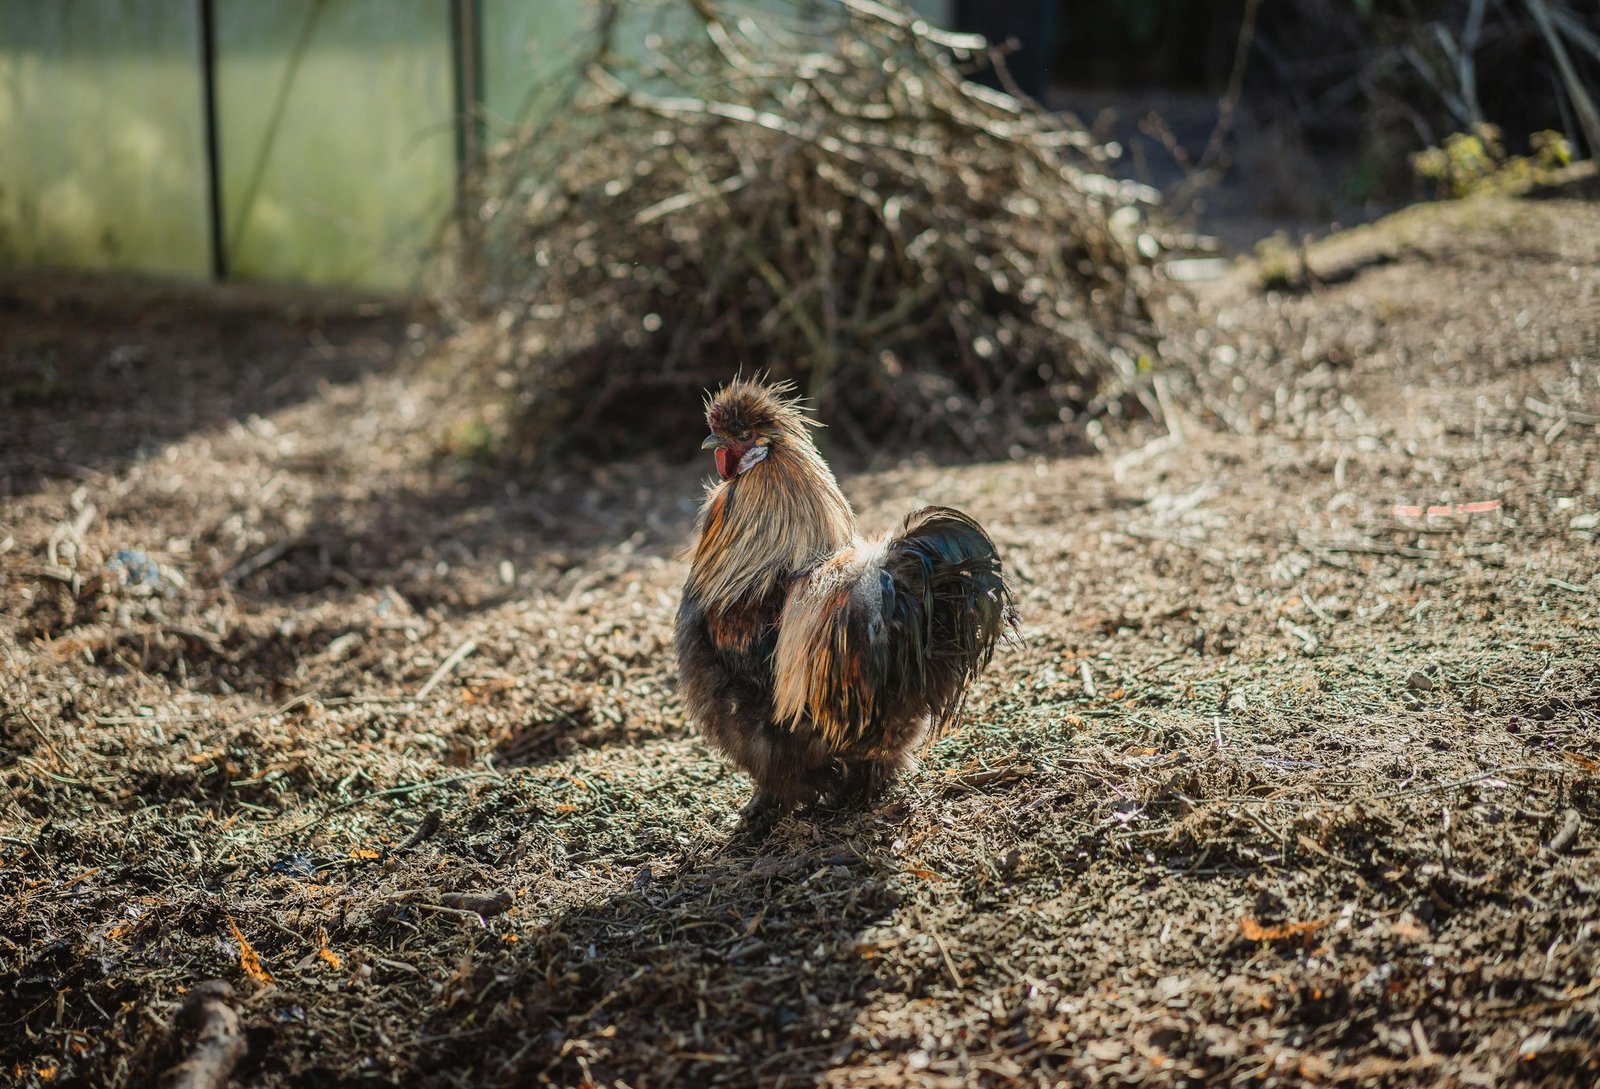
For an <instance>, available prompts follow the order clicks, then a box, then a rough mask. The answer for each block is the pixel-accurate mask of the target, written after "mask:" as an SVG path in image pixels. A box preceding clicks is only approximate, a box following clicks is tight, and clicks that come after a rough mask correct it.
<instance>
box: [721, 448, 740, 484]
mask: <svg viewBox="0 0 1600 1089" xmlns="http://www.w3.org/2000/svg"><path fill="white" fill-rule="evenodd" d="M716 454H717V475H718V476H720V477H721V478H722V479H723V480H732V479H733V469H734V466H735V465H737V464H738V462H736V461H735V460H734V457H733V451H732V450H729V449H728V448H727V447H726V446H719V447H717V450H716Z"/></svg>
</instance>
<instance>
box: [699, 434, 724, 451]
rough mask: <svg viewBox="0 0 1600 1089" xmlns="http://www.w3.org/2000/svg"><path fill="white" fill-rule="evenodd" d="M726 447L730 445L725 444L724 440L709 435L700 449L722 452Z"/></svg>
mask: <svg viewBox="0 0 1600 1089" xmlns="http://www.w3.org/2000/svg"><path fill="white" fill-rule="evenodd" d="M726 445H728V444H727V443H726V442H724V441H723V440H722V439H719V438H717V436H715V435H707V436H706V440H705V441H704V442H702V443H701V444H700V449H702V450H720V449H722V448H723V447H724V446H726Z"/></svg>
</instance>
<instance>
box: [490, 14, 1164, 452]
mask: <svg viewBox="0 0 1600 1089" xmlns="http://www.w3.org/2000/svg"><path fill="white" fill-rule="evenodd" d="M769 8H770V5H769ZM807 9H809V13H807ZM598 35H599V41H598V44H597V48H596V49H595V51H594V53H593V55H592V57H591V59H589V60H587V61H584V62H580V64H579V71H580V77H579V78H578V80H577V82H576V83H575V85H574V87H573V88H572V91H571V93H570V94H569V95H568V96H567V98H566V100H565V101H564V102H563V103H562V104H561V105H560V106H558V107H557V108H555V109H551V110H547V111H545V112H544V115H543V117H542V118H541V119H540V120H539V121H538V122H537V123H535V124H533V125H530V126H529V127H527V128H525V129H523V130H522V131H521V132H520V133H518V134H517V135H516V136H514V137H513V138H511V139H510V140H508V141H507V142H506V143H505V144H504V145H503V146H502V147H501V148H500V149H499V150H498V151H497V152H496V155H495V158H494V161H493V162H491V164H490V171H489V177H490V178H491V179H499V182H498V183H496V185H495V189H496V191H494V192H492V193H491V195H490V196H489V197H488V199H487V200H486V203H485V206H484V209H483V215H482V217H481V218H482V220H483V223H484V226H485V235H486V237H488V238H489V239H491V240H492V242H491V244H490V248H489V250H488V251H487V252H488V256H487V268H486V270H485V271H486V272H487V275H488V283H489V284H490V285H491V288H492V290H494V291H496V292H498V295H497V296H496V298H495V302H496V305H498V306H499V307H500V308H501V327H502V329H504V330H505V331H506V332H507V334H509V335H507V336H506V337H505V338H504V340H503V341H502V343H503V344H504V345H505V347H504V348H503V352H504V358H503V359H502V361H501V362H502V363H504V364H506V365H508V366H509V367H510V368H511V373H512V374H513V375H514V382H515V385H516V386H517V388H518V389H519V390H521V391H522V396H523V402H524V409H525V412H524V415H523V421H522V423H523V424H524V427H525V431H524V437H525V438H527V439H528V440H529V441H530V442H532V443H533V444H535V445H536V446H538V447H539V448H541V449H546V450H547V449H549V448H550V447H551V446H552V445H561V444H567V443H572V442H574V441H581V443H582V445H583V449H584V450H585V451H586V452H587V453H589V454H596V453H598V454H602V455H606V454H620V453H626V452H628V451H629V450H639V449H645V448H659V447H660V446H661V445H662V444H663V443H678V444H681V443H683V441H684V434H685V428H692V427H693V426H695V425H694V423H693V418H694V417H695V416H696V415H697V414H698V409H699V401H700V394H701V391H702V390H703V389H704V388H706V387H710V386H715V385H717V384H719V383H721V382H722V381H723V380H725V379H727V378H728V377H730V376H732V375H733V374H734V373H735V372H736V371H738V370H740V369H741V368H742V369H743V370H744V371H746V372H751V371H761V372H766V373H769V374H770V375H772V376H773V377H775V378H791V379H794V380H795V381H796V382H797V383H798V385H799V387H800V389H801V390H802V391H804V392H805V393H807V394H808V395H809V396H810V397H812V398H813V399H814V402H815V405H816V408H817V410H818V412H819V415H820V416H821V418H822V419H823V420H824V421H826V422H827V423H829V424H830V425H831V426H832V427H833V428H834V429H835V430H834V431H833V434H834V436H835V438H836V441H838V440H842V441H844V442H846V443H848V444H850V445H853V446H855V447H856V448H858V449H860V450H863V451H865V450H870V449H873V448H875V447H878V446H879V445H881V444H884V443H886V442H892V443H894V444H896V445H898V446H902V447H904V446H912V447H915V446H919V445H924V444H927V445H935V446H945V447H951V446H954V447H955V448H958V449H963V450H965V451H966V452H968V453H972V454H979V455H993V454H1002V453H1005V452H1006V451H1008V450H1013V449H1015V448H1017V447H1019V446H1023V447H1039V446H1045V445H1055V444H1058V443H1061V442H1065V441H1071V440H1072V439H1074V438H1075V437H1078V436H1080V435H1081V434H1082V430H1083V428H1084V427H1085V426H1086V425H1088V424H1089V423H1090V421H1095V420H1098V419H1100V418H1102V417H1107V416H1119V415H1135V414H1139V413H1141V412H1144V413H1149V414H1152V415H1159V414H1160V404H1159V401H1158V398H1156V397H1155V395H1154V392H1153V386H1152V381H1153V379H1154V376H1155V371H1156V366H1155V360H1156V359H1157V358H1158V353H1157V348H1156V345H1157V343H1158V341H1159V334H1158V331H1157V329H1156V323H1155V321H1154V320H1153V317H1152V303H1153V301H1154V299H1155V297H1156V294H1157V292H1158V290H1159V277H1158V275H1157V272H1156V269H1155V265H1154V261H1155V258H1156V257H1157V255H1158V254H1159V253H1160V252H1161V251H1162V249H1163V248H1164V247H1165V246H1166V245H1167V240H1166V239H1165V238H1164V237H1163V235H1162V234H1161V232H1160V231H1159V230H1158V229H1157V228H1155V227H1153V226H1152V224H1151V223H1150V221H1149V218H1148V213H1149V211H1150V205H1151V204H1152V203H1153V200H1154V194H1153V193H1152V192H1151V191H1149V190H1147V189H1145V188H1143V187H1141V186H1137V185H1134V184H1131V183H1127V182H1118V181H1115V180H1113V179H1110V178H1108V177H1106V176H1105V175H1104V174H1103V173H1101V172H1100V169H1101V166H1102V164H1104V163H1105V162H1106V161H1107V160H1108V158H1109V156H1110V155H1111V154H1113V153H1114V151H1115V149H1114V148H1104V147H1100V146H1097V145H1096V144H1095V142H1094V141H1093V140H1092V139H1091V138H1090V136H1089V135H1088V134H1087V133H1086V132H1085V131H1083V130H1082V129H1081V128H1079V127H1077V126H1076V125H1074V124H1072V123H1071V122H1069V121H1067V120H1064V119H1062V118H1059V117H1057V116H1054V115H1051V114H1047V113H1045V112H1044V111H1042V110H1040V109H1038V108H1037V107H1035V106H1034V105H1033V104H1031V103H1030V102H1028V101H1026V100H1024V99H1023V98H1022V97H1021V96H1020V95H1014V94H1006V93H1002V92H999V91H995V90H991V89H989V88H988V87H985V86H981V85H979V84H977V83H975V82H972V81H971V80H969V79H968V78H967V76H969V75H971V74H973V73H976V72H978V71H979V70H987V69H988V68H989V66H990V65H991V64H995V65H996V68H997V70H998V71H999V72H1000V76H1001V80H1002V83H1003V82H1004V79H1005V77H1004V70H1003V65H1001V64H1000V62H999V61H998V59H997V58H995V57H993V56H992V55H991V54H990V52H989V48H988V45H987V44H986V43H985V42H984V41H983V39H981V38H977V37H974V36H972V35H961V34H951V33H946V32H943V31H940V30H937V29H935V28H933V27H930V26H929V25H928V24H926V23H924V22H921V21H919V20H917V19H916V18H915V17H914V16H913V15H912V14H910V13H909V12H908V11H906V10H905V9H903V8H900V7H897V6H890V5H888V4H884V3H874V2H869V0H844V2H842V3H840V4H837V5H828V6H827V7H826V8H824V9H822V10H821V12H820V13H819V11H818V8H817V6H816V5H807V4H804V3H803V2H801V0H794V2H793V4H792V8H791V9H789V10H787V12H786V13H779V14H773V13H772V12H771V11H770V10H763V11H762V12H760V13H756V12H754V11H740V10H736V9H733V8H731V7H726V6H723V5H722V4H720V3H717V2H715V0H671V2H669V3H666V4H664V5H660V6H657V7H655V8H651V9H646V11H644V12H641V11H640V10H639V5H635V4H630V5H627V8H626V10H624V9H622V8H620V7H618V6H616V5H613V6H612V7H610V8H603V9H602V17H601V19H600V22H599V29H598ZM624 37H626V38H627V40H629V41H630V42H631V41H635V40H637V41H642V42H644V43H645V48H644V50H643V53H642V59H638V57H639V51H637V50H633V55H634V56H635V59H634V60H632V61H629V60H627V59H626V58H625V57H624V56H623V55H622V54H621V52H620V51H619V50H617V49H615V48H614V44H615V43H616V42H618V41H621V40H623V39H624ZM630 48H631V47H630Z"/></svg>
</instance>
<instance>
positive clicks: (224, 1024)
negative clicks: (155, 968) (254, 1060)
mask: <svg viewBox="0 0 1600 1089" xmlns="http://www.w3.org/2000/svg"><path fill="white" fill-rule="evenodd" d="M232 997H233V988H232V987H230V986H229V985H228V984H227V983H225V982H223V981H222V980H220V979H212V980H208V981H206V982H205V983H202V984H200V985H199V986H198V987H196V988H194V989H193V990H192V991H190V992H189V996H188V997H187V998H186V999H184V1002H183V1008H182V1009H181V1010H179V1011H178V1023H179V1024H180V1025H182V1026H183V1027H185V1028H188V1029H191V1030H193V1031H194V1033H195V1039H194V1047H193V1049H191V1050H190V1052H189V1057H188V1058H187V1059H185V1060H184V1061H183V1062H181V1063H179V1064H178V1065H177V1066H175V1067H173V1068H172V1069H171V1070H169V1071H167V1073H166V1076H165V1078H163V1079H162V1080H163V1082H164V1083H165V1085H166V1087H167V1089H220V1087H221V1086H223V1085H225V1084H227V1081H228V1075H230V1074H232V1073H233V1068H234V1066H235V1065H237V1064H238V1062H239V1060H240V1059H242V1058H244V1056H245V1052H247V1051H249V1050H250V1046H249V1044H248V1043H246V1041H245V1038H244V1032H243V1030H241V1029H240V1027H239V1015H238V1014H236V1013H234V1012H233V1007H232V1006H230V1005H228V1002H227V1000H228V999H230V998H232Z"/></svg>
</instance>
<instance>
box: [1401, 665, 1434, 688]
mask: <svg viewBox="0 0 1600 1089" xmlns="http://www.w3.org/2000/svg"><path fill="white" fill-rule="evenodd" d="M1406 687H1407V688H1409V689H1411V691H1413V692H1432V691H1433V678H1432V677H1430V676H1428V675H1427V674H1426V673H1424V672H1422V671H1421V670H1420V669H1419V670H1417V671H1416V672H1415V673H1413V674H1411V676H1409V677H1407V678H1406Z"/></svg>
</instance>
